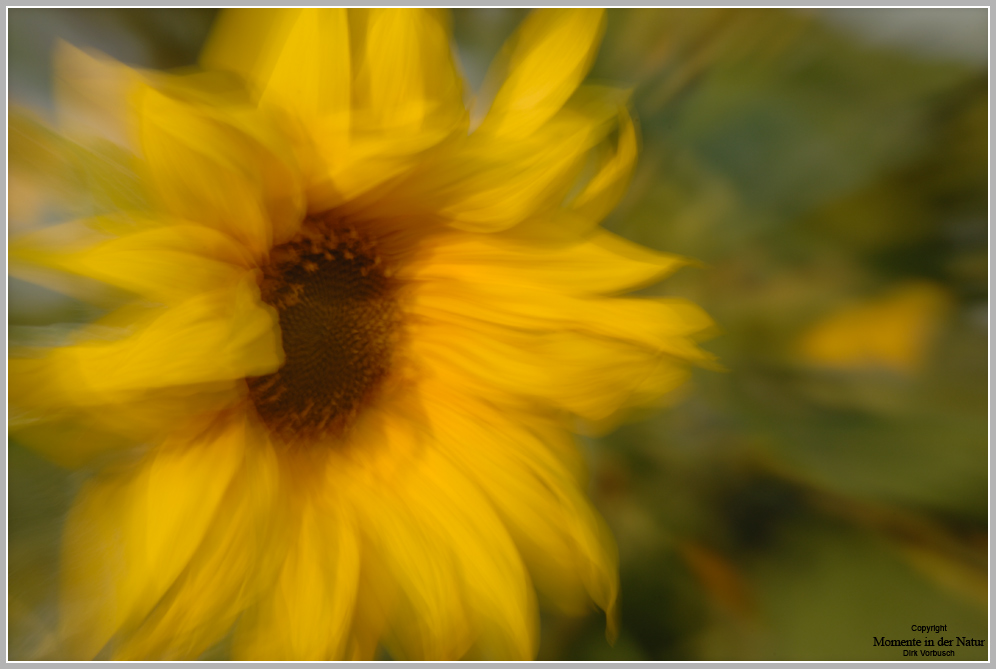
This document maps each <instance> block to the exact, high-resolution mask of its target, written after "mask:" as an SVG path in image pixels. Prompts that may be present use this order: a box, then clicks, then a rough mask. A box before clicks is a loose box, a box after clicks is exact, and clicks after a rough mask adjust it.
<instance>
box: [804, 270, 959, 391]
mask: <svg viewBox="0 0 996 669" xmlns="http://www.w3.org/2000/svg"><path fill="white" fill-rule="evenodd" d="M948 302H949V300H948V299H947V296H946V295H945V294H944V291H943V290H941V289H940V288H938V287H937V286H935V285H932V284H929V283H926V282H918V283H908V284H905V285H901V286H898V287H896V288H894V289H893V290H892V291H891V292H890V293H889V294H888V295H886V296H885V297H882V298H880V299H877V300H872V301H869V302H866V303H862V304H856V305H848V306H845V307H842V308H840V309H838V310H837V311H834V312H833V313H831V314H830V315H829V316H827V317H825V318H824V319H823V320H821V321H820V322H819V323H817V324H815V325H814V326H813V327H812V328H810V329H809V330H808V331H806V332H805V333H804V335H803V337H802V339H801V341H800V342H799V352H800V354H801V355H802V357H803V359H804V360H805V361H806V362H808V363H811V364H814V365H819V366H823V367H830V368H834V369H861V368H881V369H888V370H891V371H894V372H899V373H913V372H917V371H919V369H920V367H921V366H922V365H923V360H924V357H925V356H926V354H927V350H928V347H929V345H930V344H931V342H932V340H933V339H934V337H935V335H936V331H937V329H938V326H939V324H940V320H941V318H942V316H943V315H944V312H945V311H946V307H948Z"/></svg>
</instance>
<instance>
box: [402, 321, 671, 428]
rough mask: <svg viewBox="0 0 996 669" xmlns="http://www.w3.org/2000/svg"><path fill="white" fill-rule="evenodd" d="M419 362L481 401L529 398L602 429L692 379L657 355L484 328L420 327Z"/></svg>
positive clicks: (598, 341)
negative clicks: (600, 424) (623, 413)
mask: <svg viewBox="0 0 996 669" xmlns="http://www.w3.org/2000/svg"><path fill="white" fill-rule="evenodd" d="M416 337H417V341H416V342H415V343H413V344H412V348H413V351H414V352H415V354H416V355H418V356H420V357H421V358H422V359H423V360H425V364H426V366H427V367H428V368H429V369H431V370H432V371H433V373H434V374H435V375H436V376H437V377H438V378H440V379H445V380H446V381H447V382H448V383H450V384H452V385H453V386H454V387H458V388H461V389H463V390H464V392H468V393H470V394H472V395H475V396H478V397H488V396H494V397H495V402H500V401H501V397H502V396H503V395H504V396H508V397H516V396H520V397H527V398H530V399H531V401H532V403H533V404H534V405H536V406H537V407H551V408H552V407H556V408H559V409H562V410H566V411H569V412H571V413H573V414H576V415H578V416H581V417H582V418H584V419H586V420H588V421H594V422H602V421H606V420H608V419H610V418H612V417H613V416H614V415H615V414H616V413H617V412H619V411H620V410H621V409H623V408H625V407H628V406H640V405H646V404H648V403H651V402H653V401H655V400H657V399H658V398H660V397H661V396H662V395H664V394H665V393H667V392H668V391H670V390H673V389H675V388H676V387H678V386H679V385H681V383H682V382H683V381H684V380H685V379H686V378H687V376H688V370H687V364H684V361H682V360H680V359H675V358H674V357H671V356H666V355H663V354H662V353H661V352H660V351H659V350H657V349H655V348H649V347H646V346H639V345H635V344H633V343H631V342H626V341H619V340H614V339H610V338H606V337H597V336H590V335H589V336H586V335H584V334H579V333H573V332H569V331H558V330H551V331H550V332H547V333H522V332H520V331H516V330H513V329H506V328H500V327H495V326H491V325H487V324H484V323H479V324H473V325H471V324H468V325H467V326H465V327H457V326H453V325H446V326H439V327H435V328H433V327H429V326H425V327H421V328H419V330H418V333H417V335H416Z"/></svg>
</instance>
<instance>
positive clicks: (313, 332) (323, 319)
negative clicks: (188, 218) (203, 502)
mask: <svg viewBox="0 0 996 669" xmlns="http://www.w3.org/2000/svg"><path fill="white" fill-rule="evenodd" d="M260 293H261V296H262V299H263V301H264V302H266V303H267V304H269V305H270V306H272V307H273V308H274V309H276V310H277V313H278V314H279V318H280V330H281V338H282V342H283V348H284V355H285V361H284V365H283V367H281V368H280V369H278V370H277V371H276V372H274V373H273V374H267V375H266V376H258V377H252V378H248V379H246V381H247V383H248V385H249V396H250V398H251V399H252V401H253V404H254V405H255V407H256V411H257V413H258V414H259V416H260V418H261V419H262V420H263V422H264V423H265V424H266V425H267V427H268V428H269V429H270V431H271V433H273V434H275V435H277V436H279V437H281V438H282V439H283V440H284V441H287V442H289V443H308V442H314V441H317V440H320V439H321V438H323V437H336V436H339V435H341V434H342V433H343V432H344V431H345V430H346V429H347V428H348V427H349V425H350V424H351V423H352V422H353V420H354V419H355V417H356V415H357V414H358V413H359V411H360V410H361V409H362V408H363V406H364V404H365V403H367V402H368V401H369V400H370V399H371V398H372V397H373V396H374V394H375V393H376V391H377V389H378V388H379V386H380V385H381V382H382V381H383V380H384V378H385V377H386V376H387V373H388V370H389V367H390V362H391V352H392V348H393V342H394V339H395V337H396V330H397V321H398V318H397V307H396V301H395V286H394V282H393V281H392V279H391V277H390V272H389V270H387V269H386V268H385V267H384V264H383V262H382V261H381V258H380V256H378V255H377V252H376V246H375V244H374V243H373V242H371V240H369V239H365V238H364V237H362V236H361V235H359V234H357V232H356V231H355V230H353V229H344V228H336V227H334V225H333V224H331V223H329V221H328V220H325V219H308V220H306V221H305V224H304V226H303V229H302V233H301V234H300V235H298V237H297V238H295V239H294V240H292V241H290V242H288V243H286V244H282V245H280V246H277V247H275V248H274V249H272V251H271V253H270V261H269V263H268V264H267V265H266V266H265V267H263V278H262V281H261V283H260Z"/></svg>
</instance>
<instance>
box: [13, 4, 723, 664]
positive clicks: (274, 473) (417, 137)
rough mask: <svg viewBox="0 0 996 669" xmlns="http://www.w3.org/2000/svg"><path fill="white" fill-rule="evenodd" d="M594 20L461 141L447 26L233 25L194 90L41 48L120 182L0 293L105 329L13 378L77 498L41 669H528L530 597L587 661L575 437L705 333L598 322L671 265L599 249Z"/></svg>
mask: <svg viewBox="0 0 996 669" xmlns="http://www.w3.org/2000/svg"><path fill="white" fill-rule="evenodd" d="M603 23H604V18H603V13H602V12H601V11H599V10H578V11H560V10H543V11H537V12H534V13H533V14H532V15H530V17H529V18H528V19H526V20H525V21H524V22H523V24H522V26H521V27H520V28H519V30H518V32H517V33H516V34H515V35H514V36H513V38H512V40H511V41H510V42H509V43H508V44H507V45H506V47H505V49H504V50H503V51H502V53H501V54H500V56H499V58H498V61H497V62H496V63H495V65H494V66H493V67H492V70H491V73H490V75H489V78H488V80H487V81H486V84H485V87H484V91H485V92H488V91H490V93H489V94H488V95H486V96H485V97H490V100H486V99H479V100H477V101H475V104H476V105H478V106H477V107H475V113H474V114H473V115H472V114H471V113H469V112H468V107H467V99H466V98H465V91H464V88H463V84H462V80H461V76H460V74H459V72H458V70H457V67H456V64H455V63H454V61H453V58H452V54H451V46H450V34H449V26H448V17H447V15H446V14H444V13H442V12H438V11H424V10H361V11H350V12H346V11H345V10H323V11H318V10H300V11H271V10H246V11H240V12H230V13H228V14H225V15H222V17H221V18H220V20H219V22H218V24H217V26H216V28H215V31H214V33H213V34H212V37H211V39H210V40H209V42H208V45H207V47H206V48H205V50H204V52H203V55H202V60H201V65H202V67H201V68H200V69H198V70H197V71H193V72H189V73H185V74H171V75H165V74H160V73H154V72H143V71H136V70H132V69H129V68H127V67H125V66H123V65H120V64H117V63H115V62H112V61H110V60H107V59H105V58H103V57H100V56H96V55H91V54H86V53H84V52H82V51H78V50H75V49H73V48H71V47H63V49H62V52H61V55H60V57H59V62H60V67H61V72H62V75H63V78H62V80H61V82H60V86H61V88H60V96H61V100H62V101H63V102H64V103H65V104H66V105H67V106H70V107H73V108H74V109H75V110H76V111H75V112H74V113H73V114H72V115H71V116H67V120H66V121H65V123H64V128H65V129H66V130H72V131H73V132H75V133H84V134H85V133H87V132H90V133H98V134H101V135H102V136H104V137H105V138H107V140H108V141H109V142H112V143H114V142H116V143H117V145H118V146H119V147H124V148H127V149H128V150H129V151H132V152H133V153H134V158H132V159H131V160H132V164H133V165H134V170H135V174H137V175H138V181H137V182H136V186H135V188H134V191H129V192H128V193H127V197H122V198H121V199H120V200H117V201H116V203H115V206H116V209H114V210H112V211H111V212H110V213H108V214H106V215H102V216H99V217H96V218H90V219H87V220H84V221H77V222H72V223H66V224H61V225H57V226H50V227H45V228H38V229H34V230H32V231H29V232H27V233H26V234H24V235H22V236H20V237H19V238H17V239H15V240H13V241H12V248H11V266H12V272H14V273H15V274H20V275H21V276H25V277H28V278H32V279H36V280H38V281H43V282H46V284H47V285H51V286H55V287H59V288H62V289H65V290H69V291H72V292H73V293H74V294H77V295H83V296H86V297H88V298H91V299H94V300H100V301H101V303H102V304H113V305H115V307H116V308H115V309H113V310H111V311H110V313H109V314H108V315H106V316H104V317H102V318H101V319H99V320H98V321H97V322H95V323H93V324H91V325H88V326H86V327H84V328H81V329H80V330H78V331H77V332H74V333H73V334H72V335H71V339H72V341H71V342H70V343H69V344H68V345H63V346H58V347H54V348H48V349H43V348H39V347H35V348H32V349H23V350H19V351H17V352H16V355H17V357H15V358H14V359H12V360H11V361H10V363H11V372H10V373H11V377H10V378H11V381H10V389H11V398H12V409H13V411H14V416H13V418H12V429H13V430H15V431H17V433H18V435H19V437H20V439H21V440H22V441H23V442H25V443H30V444H32V445H34V446H36V447H37V448H39V449H40V450H42V451H43V452H45V453H46V454H47V455H48V456H49V457H50V458H52V459H53V460H55V461H56V462H60V463H63V464H66V465H71V466H80V465H87V466H90V467H95V468H97V470H98V472H99V473H98V474H97V475H96V476H94V477H93V478H92V479H90V480H89V481H88V482H87V483H86V484H85V485H84V487H83V489H82V491H81V492H80V494H79V496H78V498H77V500H76V502H75V504H74V507H73V509H72V511H71V512H70V515H69V518H68V520H67V521H66V526H65V531H64V545H63V566H62V586H61V588H62V594H61V613H60V615H61V618H60V629H59V639H60V644H63V645H62V646H61V652H62V653H63V655H62V656H64V657H73V658H85V659H90V658H94V657H97V656H101V657H103V656H107V657H113V658H117V659H153V658H154V659H163V658H196V657H197V656H198V655H199V654H201V653H203V652H204V651H205V650H206V649H208V648H209V647H211V646H212V645H213V644H215V643H216V642H218V641H219V640H220V639H222V638H224V637H225V636H226V635H228V634H229V633H230V632H232V630H233V629H234V632H232V634H233V636H232V639H233V641H232V649H233V651H232V652H233V655H234V656H235V657H236V658H244V659H339V658H355V659H363V658H372V657H373V656H374V654H375V652H376V650H377V648H378V646H379V645H383V646H384V647H385V648H387V649H388V651H389V652H390V653H391V654H392V656H395V657H399V658H411V659H422V658H424V659H452V658H460V657H464V656H470V657H478V658H521V659H525V658H531V657H533V656H534V655H535V653H536V645H537V639H536V634H537V629H538V623H537V613H536V610H537V596H536V592H537V591H538V593H539V602H541V603H544V604H547V605H550V606H552V607H554V608H557V609H559V610H561V611H564V612H569V613H576V612H583V611H585V610H586V609H587V608H588V606H589V602H594V603H595V604H596V605H597V606H598V607H600V608H601V609H603V610H604V611H605V612H606V614H607V619H608V623H609V626H610V633H611V627H612V625H613V617H614V615H615V614H614V609H615V606H616V596H617V574H616V558H615V553H614V550H615V549H614V546H613V543H612V540H611V537H610V536H609V534H608V531H607V529H606V528H605V526H604V523H603V522H602V520H601V519H600V518H599V517H598V516H597V514H596V513H595V512H594V510H593V509H592V508H591V506H590V505H589V503H588V501H587V499H586V497H585V494H584V463H583V459H582V457H581V456H580V454H579V453H578V451H577V449H576V447H575V445H574V443H573V438H572V436H571V432H572V431H574V432H576V431H588V432H590V431H598V430H604V429H606V428H608V427H609V426H611V425H612V424H613V423H614V422H615V421H616V420H618V417H619V415H620V412H622V411H623V410H625V409H626V408H627V407H632V406H636V405H648V404H653V403H656V402H658V400H659V399H660V398H661V397H662V396H663V395H665V394H666V393H667V392H668V391H670V390H672V389H674V388H675V387H676V386H678V385H679V384H680V383H681V382H682V381H683V380H684V379H685V377H686V375H687V369H686V368H687V366H688V364H689V363H700V364H702V363H706V362H708V360H709V356H708V355H707V354H706V353H704V352H702V351H701V350H700V349H698V348H697V347H696V345H695V343H694V340H695V338H696V337H698V336H700V335H701V334H702V333H703V332H704V331H705V329H706V328H707V327H708V326H709V319H708V317H706V316H705V315H704V313H703V312H702V311H701V310H700V309H698V308H697V307H695V306H694V305H692V304H690V303H688V302H685V301H683V300H679V299H675V298H627V297H620V295H621V294H622V293H625V292H627V291H630V290H633V289H635V288H638V287H642V286H645V285H648V284H650V283H652V282H654V281H656V280H658V279H660V278H661V277H663V276H664V275H666V274H667V273H669V272H671V271H673V270H674V269H676V268H677V267H679V266H680V265H681V264H682V261H681V260H680V259H679V258H677V257H673V256H668V255H665V254H661V253H657V252H653V251H650V250H647V249H644V248H642V247H639V246H637V245H635V244H632V243H630V242H627V241H625V240H623V239H622V238H620V237H616V236H614V235H612V234H610V233H608V232H606V231H604V230H602V229H601V228H599V227H598V223H599V221H600V220H601V219H602V218H603V217H604V216H605V215H606V214H607V213H608V212H609V211H610V210H611V209H612V207H613V206H614V205H615V203H616V201H617V200H618V199H619V198H620V196H621V195H622V193H623V191H624V189H625V187H626V184H627V181H628V179H629V176H630V173H631V171H632V168H633V165H634V162H635V159H636V153H637V135H636V129H635V127H634V124H633V121H632V120H631V119H630V117H629V115H628V113H627V111H626V100H625V95H623V94H621V93H620V92H619V91H616V90H613V89H608V88H602V87H597V86H588V85H584V86H582V85H581V81H582V79H583V78H584V77H585V75H586V73H587V71H588V69H589V67H590V66H591V63H592V60H593V57H594V54H595V51H596V48H597V45H598V42H599V40H600V37H601V32H602V30H603ZM479 109H480V110H483V111H480V112H478V110H479ZM472 116H473V118H474V121H473V122H472V121H471V119H472ZM478 117H479V118H478ZM143 202H144V203H151V205H148V206H145V205H143V204H142V203H143ZM39 267H41V268H47V269H49V270H58V271H59V272H61V273H64V274H68V275H69V276H70V277H72V278H71V279H70V280H69V281H68V282H67V280H66V279H65V278H55V277H54V276H53V275H47V274H39V273H38V271H39V270H38V268H39ZM136 444H138V445H140V446H139V447H137V448H136V447H135V445H136ZM534 588H535V590H534Z"/></svg>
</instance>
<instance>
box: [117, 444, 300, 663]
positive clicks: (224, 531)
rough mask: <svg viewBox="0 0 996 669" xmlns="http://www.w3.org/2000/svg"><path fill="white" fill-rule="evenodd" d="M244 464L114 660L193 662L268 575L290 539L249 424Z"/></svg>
mask: <svg viewBox="0 0 996 669" xmlns="http://www.w3.org/2000/svg"><path fill="white" fill-rule="evenodd" d="M247 427H248V429H247V430H246V435H245V440H246V444H245V449H244V458H243V459H242V460H241V461H240V467H239V469H238V471H237V472H236V474H235V476H234V477H233V479H232V482H231V484H230V486H229V488H228V490H227V491H226V493H225V495H224V497H223V498H222V499H221V500H220V502H219V504H218V507H217V512H216V513H215V514H214V520H213V523H212V524H211V526H210V527H209V528H208V529H207V531H206V532H205V534H204V538H203V540H202V541H201V542H200V545H199V546H198V548H197V551H196V552H195V553H194V554H193V555H192V557H191V558H190V561H189V564H188V565H187V567H186V569H185V570H184V571H183V573H182V574H181V575H180V576H179V578H177V580H176V582H175V583H174V584H173V585H172V587H171V588H170V589H169V591H167V593H166V595H165V596H164V597H163V598H162V599H161V600H160V602H159V603H158V604H157V606H156V607H155V608H154V609H153V610H152V612H151V613H150V614H149V615H148V616H147V617H146V618H145V620H143V621H142V624H141V626H140V627H138V628H137V629H135V630H134V631H133V632H131V633H129V634H125V635H122V638H121V639H120V641H119V642H118V643H117V644H116V647H115V652H114V658H115V659H122V660H139V659H144V660H147V659H149V658H156V659H181V660H190V659H195V658H197V657H198V656H199V655H200V654H202V653H203V652H204V651H205V650H207V649H208V648H209V647H210V646H212V645H214V644H215V643H217V642H218V641H220V640H221V639H222V638H223V637H224V636H225V635H226V634H227V633H228V632H229V630H230V629H231V628H232V626H233V625H234V624H235V622H236V621H237V620H238V618H239V616H240V615H242V614H243V612H244V611H245V610H246V609H247V608H249V606H250V605H252V604H254V603H255V602H257V601H258V600H259V598H260V597H261V596H262V594H263V592H264V590H265V588H266V587H267V586H268V585H269V584H271V583H272V582H273V580H274V578H275V577H276V574H277V570H278V568H279V566H280V563H281V561H282V558H283V556H284V554H285V552H286V550H287V543H288V540H289V539H290V537H288V536H287V534H286V532H285V528H284V526H283V522H282V521H283V520H284V517H283V516H282V515H280V514H279V513H277V511H278V509H279V508H280V496H279V495H280V490H279V488H278V485H279V483H278V477H277V471H278V467H277V460H276V456H275V453H274V451H273V449H272V447H271V446H270V445H269V444H268V443H267V441H266V440H265V438H261V437H262V435H259V434H255V433H254V432H253V427H252V426H251V425H249V426H247Z"/></svg>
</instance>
